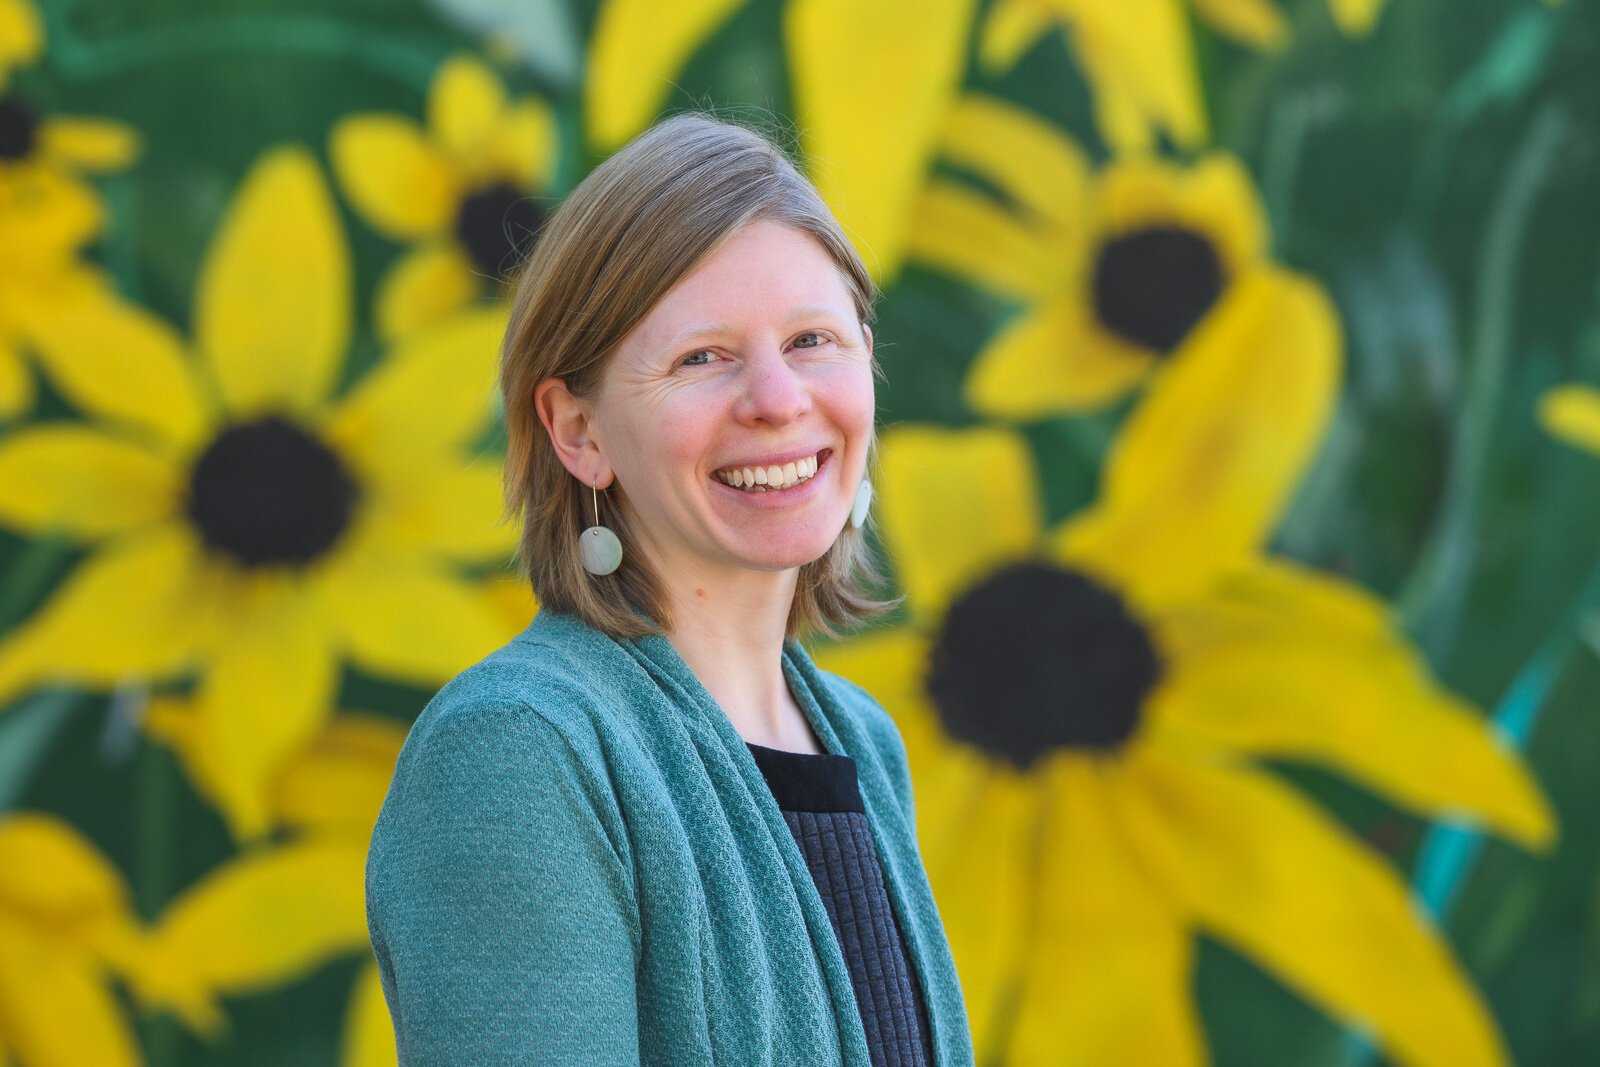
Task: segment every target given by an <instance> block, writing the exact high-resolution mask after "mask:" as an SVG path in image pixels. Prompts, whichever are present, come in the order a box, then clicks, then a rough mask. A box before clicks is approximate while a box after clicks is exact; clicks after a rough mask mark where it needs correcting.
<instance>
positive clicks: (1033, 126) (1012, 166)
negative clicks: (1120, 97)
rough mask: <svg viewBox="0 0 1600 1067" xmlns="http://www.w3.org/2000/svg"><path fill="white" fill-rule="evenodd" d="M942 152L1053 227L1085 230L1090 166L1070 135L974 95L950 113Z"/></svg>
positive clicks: (1002, 103) (1016, 109) (992, 99)
mask: <svg viewBox="0 0 1600 1067" xmlns="http://www.w3.org/2000/svg"><path fill="white" fill-rule="evenodd" d="M940 147H941V150H942V153H943V155H944V156H945V157H946V158H947V159H949V160H950V161H952V162H954V163H957V164H960V165H961V166H962V167H964V168H966V169H967V170H970V171H972V172H974V173H976V174H979V175H981V176H982V177H984V178H987V179H989V180H990V181H992V182H994V183H995V184H996V185H997V186H999V187H1000V188H1001V189H1002V190H1004V191H1005V193H1006V195H1008V196H1010V197H1011V198H1012V199H1013V200H1015V201H1016V202H1017V203H1018V204H1020V205H1022V206H1023V207H1024V208H1026V209H1027V210H1028V211H1030V212H1032V213H1033V214H1034V215H1037V216H1038V217H1039V218H1041V219H1044V220H1045V221H1046V222H1048V223H1049V225H1050V226H1052V227H1056V228H1067V229H1068V230H1069V231H1070V229H1073V228H1080V227H1082V225H1083V216H1084V214H1085V211H1086V207H1087V204H1086V200H1087V196H1088V186H1089V161H1088V159H1087V158H1086V157H1085V156H1084V154H1083V150H1082V149H1080V148H1079V147H1078V145H1077V143H1076V142H1075V141H1073V139H1072V137H1071V135H1069V134H1068V133H1067V132H1066V131H1065V130H1062V129H1060V128H1059V127H1057V126H1054V125H1052V124H1051V123H1049V122H1046V121H1045V120H1044V119H1042V118H1039V117H1038V116H1036V115H1034V114H1032V113H1031V112H1028V111H1024V110H1023V109H1022V108H1019V107H1017V106H1016V105H1014V104H1010V103H1007V102H1005V101H1004V100H1001V99H999V98H998V97H991V96H985V95H982V94H978V93H970V94H968V95H966V96H963V97H962V98H961V99H960V100H959V101H958V102H957V103H956V105H955V106H954V107H953V108H951V111H950V114H949V116H948V117H947V118H946V119H945V127H944V140H943V142H942V144H941V146H940ZM1077 239H1078V240H1079V241H1080V242H1081V240H1082V238H1081V237H1079V238H1077Z"/></svg>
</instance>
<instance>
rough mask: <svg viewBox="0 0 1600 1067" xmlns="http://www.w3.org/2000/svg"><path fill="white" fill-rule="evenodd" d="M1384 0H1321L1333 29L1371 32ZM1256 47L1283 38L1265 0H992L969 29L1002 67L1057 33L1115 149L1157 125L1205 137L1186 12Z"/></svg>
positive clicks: (985, 60) (1129, 148)
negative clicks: (977, 24) (977, 25)
mask: <svg viewBox="0 0 1600 1067" xmlns="http://www.w3.org/2000/svg"><path fill="white" fill-rule="evenodd" d="M1384 2H1385V0H1329V3H1328V8H1329V11H1330V13H1331V14H1332V16H1333V19H1334V21H1335V22H1336V23H1337V24H1338V25H1339V28H1340V29H1341V30H1343V31H1344V32H1345V33H1347V34H1351V35H1353V36H1360V35H1364V34H1367V33H1369V32H1371V30H1372V27H1373V24H1374V23H1375V22H1376V21H1377V19H1378V16H1379V14H1380V13H1381V12H1382V9H1383V7H1384ZM1191 10H1192V13H1193V14H1195V15H1198V16H1199V17H1200V18H1201V19H1203V20H1204V21H1205V22H1207V23H1208V24H1210V25H1211V26H1212V27H1213V28H1214V29H1216V30H1217V31H1218V32H1219V33H1222V34H1224V35H1226V36H1228V37H1231V38H1233V39H1235V40H1237V41H1239V42H1241V43H1243V44H1247V45H1251V46H1254V47H1257V48H1266V49H1278V48H1281V47H1282V46H1283V45H1284V44H1285V43H1286V42H1287V40H1288V35H1289V31H1288V26H1287V24H1286V22H1285V20H1284V17H1283V13H1282V12H1281V11H1280V10H1279V9H1278V7H1277V5H1276V4H1274V3H1272V2H1271V0H1192V3H1186V2H1185V0H1123V2H1120V3H1115V4H1107V3H1102V2H1100V0H999V2H998V3H996V4H995V5H994V7H992V8H991V9H990V10H989V14H988V17H987V19H986V20H985V22H984V24H983V27H982V29H981V30H980V31H979V46H978V47H979V57H980V61H981V62H982V64H983V65H984V67H985V68H986V69H988V70H989V71H990V72H991V73H999V72H1002V71H1005V70H1008V69H1010V68H1011V67H1012V66H1014V65H1015V64H1016V63H1017V61H1018V60H1019V59H1020V58H1021V57H1022V55H1023V53H1025V52H1027V51H1028V50H1029V49H1030V48H1032V47H1033V46H1034V44H1036V43H1037V42H1038V40H1039V38H1040V37H1041V36H1043V35H1044V34H1045V33H1047V32H1049V31H1050V30H1052V29H1058V28H1059V29H1060V30H1062V31H1063V32H1064V33H1066V35H1067V38H1068V40H1069V41H1070V42H1071V45H1072V51H1073V54H1074V56H1075V58H1076V59H1077V61H1078V63H1079V64H1081V65H1082V67H1083V70H1084V73H1085V75H1086V77H1087V78H1088V80H1089V82H1090V84H1091V85H1092V87H1093V95H1094V112H1095V120H1096V124H1097V126H1098V128H1099V130H1100V134H1101V136H1102V137H1103V138H1105V140H1106V142H1107V144H1109V145H1110V146H1111V147H1112V148H1113V150H1115V151H1118V152H1133V151H1143V150H1146V149H1149V148H1151V147H1153V145H1154V143H1155V137H1156V134H1157V133H1158V132H1160V133H1165V134H1166V135H1167V136H1169V137H1171V138H1172V140H1173V141H1174V142H1176V143H1177V144H1178V145H1179V146H1180V147H1183V148H1187V149H1194V148H1198V147H1200V146H1202V145H1203V144H1205V143H1206V142H1207V141H1208V140H1209V139H1210V136H1211V133H1210V123H1209V121H1208V120H1207V118H1206V113H1205V104H1204V101H1203V99H1202V93H1201V90H1200V76H1199V70H1198V67H1197V64H1196V61H1195V45H1194V37H1193V32H1192V30H1191V29H1190V22H1189V19H1190V15H1191Z"/></svg>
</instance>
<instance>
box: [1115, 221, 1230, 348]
mask: <svg viewBox="0 0 1600 1067" xmlns="http://www.w3.org/2000/svg"><path fill="white" fill-rule="evenodd" d="M1225 283H1226V278H1225V277H1224V276H1223V271H1222V262H1221V260H1219V259H1218V258H1217V250H1216V246H1215V245H1213V244H1212V243H1211V241H1210V240H1208V239H1207V238H1206V237H1204V236H1203V235H1201V234H1199V233H1196V232H1195V231H1194V230H1189V229H1184V228H1183V227H1181V226H1152V227H1149V228H1147V229H1141V230H1130V231H1129V232H1127V233H1124V234H1120V235H1119V236H1117V237H1114V238H1112V239H1111V240H1109V241H1107V242H1106V243H1105V244H1104V245H1102V246H1101V248H1100V254H1099V256H1098V257H1096V259H1095V263H1094V279H1093V285H1094V309H1095V314H1096V315H1097V316H1098V317H1099V319H1100V322H1101V323H1102V324H1103V325H1104V326H1105V327H1106V329H1108V330H1111V331H1112V332H1113V333H1117V334H1121V335H1122V336H1123V337H1125V338H1126V339H1127V340H1129V341H1130V342H1132V343H1133V344H1136V345H1138V346H1140V347H1142V348H1150V349H1154V350H1155V351H1156V352H1159V353H1160V354H1162V355H1168V354H1170V353H1171V352H1172V351H1173V350H1174V349H1175V348H1177V347H1178V345H1179V344H1180V343H1181V342H1182V341H1183V339H1184V338H1185V337H1186V336H1188V333H1189V331H1190V330H1191V329H1193V328H1194V325H1195V323H1197V322H1199V321H1200V320H1201V319H1202V318H1204V317H1205V314H1206V312H1207V311H1209V310H1211V306H1212V305H1213V304H1215V303H1216V302H1217V298H1218V297H1219V296H1221V295H1222V287H1223V285H1224V284H1225Z"/></svg>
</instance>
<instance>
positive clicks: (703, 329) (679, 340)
mask: <svg viewBox="0 0 1600 1067" xmlns="http://www.w3.org/2000/svg"><path fill="white" fill-rule="evenodd" d="M817 315H829V316H832V317H833V318H838V315H839V313H838V312H837V311H835V310H834V309H833V308H830V307H823V306H822V305H821V304H807V305H806V306H804V307H799V308H795V309H794V311H793V312H792V313H791V314H790V315H789V321H790V322H798V321H799V320H801V319H809V318H812V317H814V316H817ZM732 332H733V324H732V323H727V322H711V323H707V324H705V325H704V326H692V327H690V328H689V329H687V330H684V331H683V332H681V333H678V334H675V335H674V336H673V337H672V338H671V339H670V340H668V341H667V342H666V343H665V344H664V345H662V347H663V348H667V349H674V348H677V347H678V346H679V345H682V344H685V343H687V342H689V341H694V340H698V339H699V338H701V337H709V336H711V335H713V334H719V333H732Z"/></svg>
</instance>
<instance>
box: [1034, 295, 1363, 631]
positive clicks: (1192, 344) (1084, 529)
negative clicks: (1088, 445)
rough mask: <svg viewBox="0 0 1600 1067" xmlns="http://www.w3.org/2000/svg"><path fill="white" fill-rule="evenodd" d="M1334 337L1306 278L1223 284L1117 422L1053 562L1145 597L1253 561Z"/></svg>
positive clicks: (1332, 387)
mask: <svg viewBox="0 0 1600 1067" xmlns="http://www.w3.org/2000/svg"><path fill="white" fill-rule="evenodd" d="M1340 338H1341V335H1340V329H1339V322H1338V319H1337V317H1336V316H1335V313H1334V310H1333V307H1332V305H1331V303H1330V302H1329V301H1328V298H1327V297H1326V296H1325V295H1323V293H1322V291H1321V290H1320V289H1319V288H1317V287H1316V286H1315V285H1314V284H1313V283H1311V282H1308V281H1305V280H1303V279H1300V278H1297V277H1295V276H1292V275H1289V274H1287V273H1281V272H1277V271H1271V272H1268V271H1262V272H1258V273H1256V274H1252V275H1250V276H1249V277H1247V278H1242V279H1239V280H1238V281H1237V282H1235V283H1234V285H1233V286H1232V287H1231V288H1230V290H1229V294H1228V295H1227V296H1226V297H1225V298H1224V300H1223V302H1222V304H1221V305H1219V307H1218V308H1217V309H1216V310H1215V311H1214V312H1213V313H1212V314H1211V315H1210V316H1208V317H1207V318H1206V319H1205V320H1203V321H1202V322H1201V324H1200V325H1199V326H1197V327H1196V328H1195V330H1194V331H1193V332H1192V333H1191V334H1190V337H1189V340H1188V341H1186V342H1185V343H1184V345H1183V346H1182V347H1181V348H1180V349H1179V350H1178V352H1177V353H1176V354H1175V355H1174V356H1173V357H1171V365H1170V366H1169V367H1167V368H1166V369H1165V370H1163V371H1162V372H1161V374H1160V376H1159V377H1157V378H1156V380H1155V383H1154V384H1153V385H1152V386H1151V387H1150V391H1149V392H1148V394H1147V395H1146V397H1145V399H1144V400H1143V402H1142V403H1141V404H1140V405H1139V407H1138V408H1137V409H1136V410H1135V411H1134V413H1133V415H1132V416H1130V418H1129V419H1128V421H1127V423H1126V424H1125V425H1124V426H1123V429H1122V431H1121V433H1120V434H1119V435H1118V437H1117V440H1116V443H1115V444H1114V445H1113V446H1112V450H1111V456H1110V459H1109V461H1108V463H1107V466H1106V471H1105V476H1104V479H1103V482H1102V491H1101V497H1100V499H1099V501H1098V502H1097V503H1096V504H1095V506H1094V507H1092V508H1091V509H1090V510H1089V511H1087V512H1086V513H1084V514H1081V515H1079V516H1077V517H1075V518H1074V519H1072V520H1069V521H1068V523H1067V524H1066V525H1065V527H1064V528H1063V529H1062V530H1061V531H1060V533H1059V534H1058V548H1059V549H1060V551H1061V553H1062V556H1063V557H1064V559H1065V560H1067V561H1068V562H1071V563H1074V564H1075V565H1078V566H1082V567H1084V568H1086V569H1087V570H1089V571H1091V572H1094V573H1096V574H1098V575H1099V576H1101V577H1102V578H1105V579H1108V580H1111V581H1113V582H1115V583H1116V584H1118V585H1120V586H1121V587H1122V589H1123V590H1124V592H1125V593H1127V594H1130V595H1132V596H1133V597H1135V598H1136V599H1137V600H1139V601H1141V602H1142V603H1143V604H1144V605H1145V606H1146V607H1147V608H1153V607H1155V606H1157V605H1159V604H1165V603H1175V602H1179V601H1181V600H1182V599H1184V598H1187V597H1190V596H1193V595H1196V594H1197V593H1198V592H1200V591H1202V590H1204V589H1206V588H1207V587H1208V586H1209V585H1210V584H1211V583H1212V582H1213V581H1215V579H1216V577H1217V575H1218V574H1220V573H1223V572H1225V571H1226V570H1227V569H1230V568H1232V567H1234V566H1237V565H1240V564H1241V563H1243V562H1244V561H1246V560H1248V559H1250V558H1252V557H1253V555H1254V554H1255V553H1256V551H1257V550H1258V549H1260V548H1261V547H1262V546H1263V545H1264V544H1265V542H1266V540H1267V538H1268V537H1269V536H1270V535H1271V533H1272V530H1273V528H1274V527H1275V526H1276V524H1277V522H1278V518H1279V514H1280V512H1281V510H1282V508H1283V506H1284V504H1285V503H1286V502H1287V500H1288V498H1289V495H1290V494H1291V493H1292V492H1293V491H1294V489H1295V487H1296V485H1297V484H1298V482H1299V480H1300V475H1301V473H1302V471H1303V470H1304V469H1305V466H1306V464H1307V463H1308V462H1309V460H1310V458H1311V456H1312V454H1313V452H1314V451H1315V449H1316V447H1317V446H1318V445H1319V444H1320V442H1321V439H1322V433H1323V429H1324V427H1325V426H1326V424H1327V420H1328V416H1329V414H1330V412H1331V411H1332V407H1333V403H1334V400H1335V399H1336V397H1337V394H1338V390H1339V378H1340V370H1341V363H1342V352H1341V339H1340Z"/></svg>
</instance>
